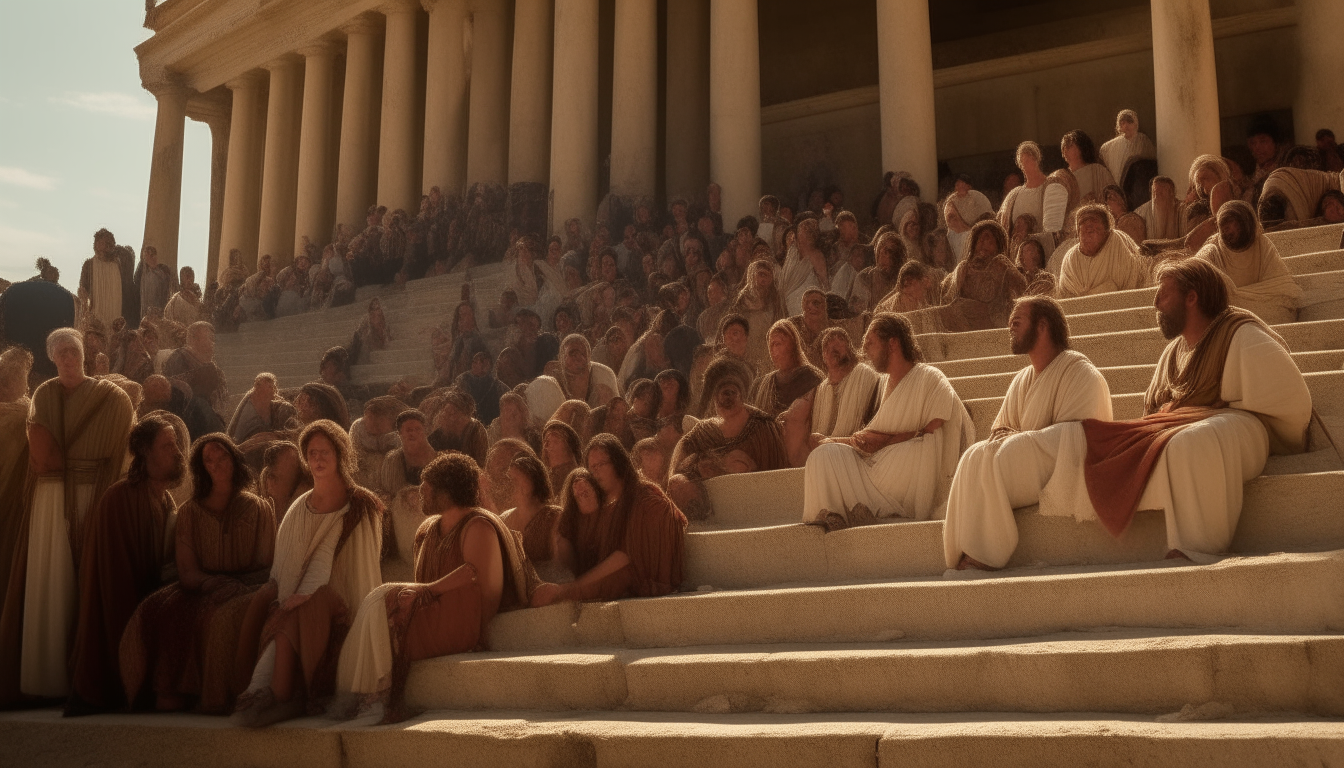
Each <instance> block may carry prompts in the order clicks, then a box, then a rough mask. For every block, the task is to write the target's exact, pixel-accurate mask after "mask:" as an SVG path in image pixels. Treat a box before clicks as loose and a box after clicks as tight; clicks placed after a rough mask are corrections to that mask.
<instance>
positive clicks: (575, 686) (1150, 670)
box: [406, 632, 1344, 716]
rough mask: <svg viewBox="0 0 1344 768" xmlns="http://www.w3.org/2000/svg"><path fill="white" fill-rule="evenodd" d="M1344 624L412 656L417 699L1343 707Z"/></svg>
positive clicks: (783, 707) (655, 707)
mask: <svg viewBox="0 0 1344 768" xmlns="http://www.w3.org/2000/svg"><path fill="white" fill-rule="evenodd" d="M1341 676H1344V637H1335V636H1319V635H1317V636H1273V635H1268V636H1260V635H1246V636H1242V635H1235V634H1228V635H1222V634H1210V635H1202V634H1196V635H1188V636H1181V635H1178V636H1163V635H1158V636H1145V635H1143V634H1140V633H1136V632H1120V633H1114V634H1112V633H1088V634H1071V635H1070V634H1066V635H1054V636H1049V637H1045V638H1037V639H1033V640H1030V641H1025V642H1023V641H988V642H985V641H979V642H975V643H969V644H963V645H948V644H874V645H869V646H796V645H795V646H791V645H783V646H709V647H697V648H687V649H684V651H669V650H665V649H657V650H651V651H639V650H619V651H615V652H605V653H604V652H601V651H597V650H594V651H592V652H588V653H577V652H576V653H564V654H562V653H549V654H546V655H540V656H527V655H517V654H464V655H461V656H447V657H442V658H436V659H427V660H425V661H421V662H417V663H416V664H414V665H412V667H411V675H410V679H409V681H408V682H407V687H406V697H407V703H408V704H409V705H410V706H412V707H413V708H416V709H450V710H468V709H470V710H479V709H535V710H542V711H547V710H551V711H556V710H559V711H563V710H584V711H586V710H598V711H605V710H624V711H644V712H648V711H653V712H657V711H662V712H702V713H708V714H727V713H730V712H731V713H740V712H773V713H779V714H799V713H808V712H910V713H914V712H999V711H1007V712H1036V713H1052V712H1123V713H1129V714H1149V715H1155V714H1162V713H1166V712H1173V711H1176V710H1179V709H1180V708H1181V707H1183V706H1185V705H1187V704H1195V705H1198V704H1204V703H1206V702H1218V703H1219V704H1222V705H1225V706H1230V707H1231V709H1232V710H1233V711H1236V712H1246V713H1249V712H1254V713H1269V712H1282V713H1299V714H1313V715H1321V716H1340V715H1344V690H1341V689H1340V687H1339V685H1338V681H1339V680H1340V679H1341Z"/></svg>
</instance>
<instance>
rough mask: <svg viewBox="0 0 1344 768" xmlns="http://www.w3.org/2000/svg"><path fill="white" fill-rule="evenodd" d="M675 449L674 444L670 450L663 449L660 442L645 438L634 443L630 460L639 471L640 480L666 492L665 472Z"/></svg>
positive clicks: (655, 439)
mask: <svg viewBox="0 0 1344 768" xmlns="http://www.w3.org/2000/svg"><path fill="white" fill-rule="evenodd" d="M675 449H676V445H675V444H674V445H673V447H672V448H665V447H664V446H663V441H662V440H659V439H658V438H656V437H646V438H644V439H643V440H640V441H639V442H638V443H635V447H634V449H633V450H631V451H630V460H631V461H633V462H634V463H635V469H637V470H638V471H639V477H640V479H641V480H647V481H649V482H650V483H653V484H654V485H656V486H658V487H659V488H662V489H663V490H667V471H668V468H669V467H670V466H671V460H672V451H673V450H675Z"/></svg>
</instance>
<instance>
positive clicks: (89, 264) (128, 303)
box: [79, 229, 140, 328]
mask: <svg viewBox="0 0 1344 768" xmlns="http://www.w3.org/2000/svg"><path fill="white" fill-rule="evenodd" d="M134 261H135V256H134V254H133V253H128V252H127V250H126V249H122V248H119V247H117V239H116V238H115V237H114V236H113V235H112V233H111V232H109V231H107V230H106V229H100V230H98V231H97V232H95V233H93V258H90V259H86V260H85V261H84V268H83V269H81V270H80V273H79V299H80V304H81V305H82V306H83V307H84V309H85V311H87V312H91V313H92V314H93V316H94V317H96V318H98V319H99V320H102V321H103V325H105V326H106V327H108V328H111V327H112V321H113V320H116V319H117V318H118V317H125V318H128V319H131V320H134V321H135V322H136V323H137V324H138V322H139V320H140V315H139V313H138V312H130V311H127V310H130V309H134V308H135V305H136V304H138V303H139V298H140V297H139V294H138V293H136V292H135V291H134V282H133V281H132V279H131V277H132V273H133V271H134V269H135V264H134Z"/></svg>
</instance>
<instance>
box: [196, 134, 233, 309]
mask: <svg viewBox="0 0 1344 768" xmlns="http://www.w3.org/2000/svg"><path fill="white" fill-rule="evenodd" d="M207 125H209V126H210V242H209V245H208V247H207V249H206V254H205V274H197V275H196V282H197V283H200V285H201V287H202V289H204V288H205V286H206V285H208V284H209V283H210V281H211V280H213V279H214V278H215V275H217V274H219V262H220V253H219V243H220V237H221V235H222V229H223V224H224V179H225V177H226V176H227V174H228V169H229V116H228V115H227V114H226V115H223V116H218V117H211V118H210V119H209V121H207Z"/></svg>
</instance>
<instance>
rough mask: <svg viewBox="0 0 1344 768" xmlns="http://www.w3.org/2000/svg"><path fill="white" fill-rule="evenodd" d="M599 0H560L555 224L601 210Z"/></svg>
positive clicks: (554, 148) (553, 167) (554, 122)
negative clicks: (598, 108)
mask: <svg viewBox="0 0 1344 768" xmlns="http://www.w3.org/2000/svg"><path fill="white" fill-rule="evenodd" d="M597 8H598V0H556V1H555V90H554V95H553V98H552V100H551V174H550V175H551V180H550V184H551V216H550V219H551V226H550V229H551V231H552V232H558V231H559V230H561V229H562V228H563V227H564V223H565V221H566V220H567V219H570V218H574V217H578V218H580V219H582V220H583V221H585V222H588V223H591V222H592V221H593V219H594V216H595V214H596V213H597V210H596V209H597V172H598V163H599V160H598V156H597V29H598V27H597V24H598V18H597V16H598V14H597Z"/></svg>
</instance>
